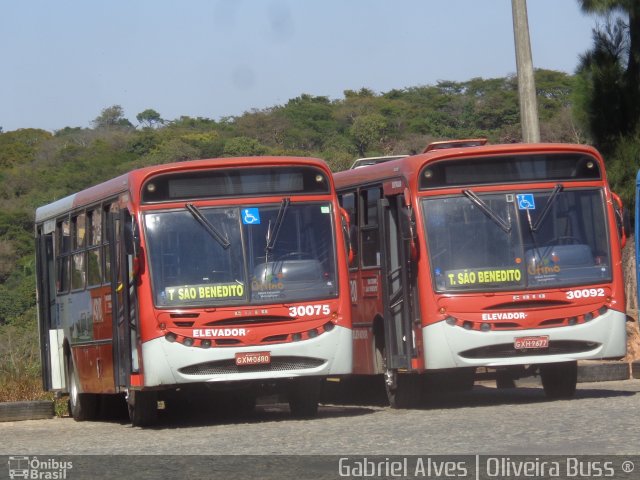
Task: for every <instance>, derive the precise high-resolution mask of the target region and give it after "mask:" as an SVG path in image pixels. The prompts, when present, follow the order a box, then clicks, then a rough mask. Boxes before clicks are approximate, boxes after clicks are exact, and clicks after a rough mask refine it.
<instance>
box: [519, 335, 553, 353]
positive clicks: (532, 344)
mask: <svg viewBox="0 0 640 480" xmlns="http://www.w3.org/2000/svg"><path fill="white" fill-rule="evenodd" d="M513 346H514V347H515V349H516V350H528V349H532V348H549V337H548V336H547V335H541V336H539V337H518V338H516V339H515V340H514V342H513Z"/></svg>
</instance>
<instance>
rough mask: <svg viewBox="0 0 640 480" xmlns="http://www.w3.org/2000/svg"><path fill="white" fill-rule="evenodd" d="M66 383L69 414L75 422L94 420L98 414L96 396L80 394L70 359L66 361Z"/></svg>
mask: <svg viewBox="0 0 640 480" xmlns="http://www.w3.org/2000/svg"><path fill="white" fill-rule="evenodd" d="M67 383H68V385H69V413H70V414H71V416H72V417H73V419H74V420H76V421H79V422H81V421H84V420H94V419H95V418H96V416H97V414H98V395H96V394H94V393H80V381H79V380H78V376H77V375H76V372H75V369H74V367H73V360H72V359H71V358H69V359H68V361H67Z"/></svg>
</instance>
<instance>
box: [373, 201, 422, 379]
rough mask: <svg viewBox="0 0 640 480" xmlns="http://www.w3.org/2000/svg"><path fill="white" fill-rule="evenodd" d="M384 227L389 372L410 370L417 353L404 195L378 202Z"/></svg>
mask: <svg viewBox="0 0 640 480" xmlns="http://www.w3.org/2000/svg"><path fill="white" fill-rule="evenodd" d="M378 202H379V203H378V205H379V208H378V212H379V214H380V219H379V220H380V222H379V224H380V226H381V237H382V242H381V250H382V259H381V260H382V292H383V304H384V319H385V325H384V326H385V346H386V357H387V358H386V361H387V368H390V369H409V368H411V359H412V357H413V356H414V353H415V342H414V339H413V329H412V321H411V318H412V313H411V312H412V307H411V285H410V278H411V274H410V271H409V267H410V258H411V255H410V248H411V243H410V242H411V238H410V235H408V234H407V232H409V230H410V229H409V222H410V221H411V220H410V217H409V215H408V210H407V207H406V205H405V202H404V198H403V195H394V196H387V197H383V198H382V199H380V200H379V201H378Z"/></svg>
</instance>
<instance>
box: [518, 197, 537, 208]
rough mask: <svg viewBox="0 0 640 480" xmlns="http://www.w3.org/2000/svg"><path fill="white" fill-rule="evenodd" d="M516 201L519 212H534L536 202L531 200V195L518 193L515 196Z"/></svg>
mask: <svg viewBox="0 0 640 480" xmlns="http://www.w3.org/2000/svg"><path fill="white" fill-rule="evenodd" d="M516 198H517V200H518V208H519V209H520V210H535V209H536V201H535V200H534V198H533V193H519V194H518V195H516Z"/></svg>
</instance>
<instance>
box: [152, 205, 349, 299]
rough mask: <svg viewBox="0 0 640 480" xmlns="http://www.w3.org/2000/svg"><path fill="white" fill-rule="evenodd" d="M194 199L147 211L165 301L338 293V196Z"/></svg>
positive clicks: (158, 291) (156, 277)
mask: <svg viewBox="0 0 640 480" xmlns="http://www.w3.org/2000/svg"><path fill="white" fill-rule="evenodd" d="M187 207H188V208H187V209H184V210H171V211H158V212H150V213H146V214H145V234H146V240H147V250H148V252H147V258H148V260H149V270H150V273H151V278H152V287H153V292H154V298H155V303H156V305H157V306H158V307H174V306H207V305H238V304H265V303H282V302H293V301H304V300H314V299H324V298H333V297H335V296H336V295H337V292H338V290H337V282H336V265H335V240H334V238H333V236H332V233H331V232H332V228H333V226H332V217H331V208H332V207H331V204H329V203H290V202H289V201H288V199H287V200H286V201H283V202H282V203H277V204H269V205H264V204H262V205H255V206H241V207H223V208H220V207H215V208H212V207H193V206H192V205H191V204H188V205H187Z"/></svg>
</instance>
